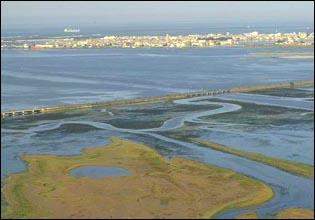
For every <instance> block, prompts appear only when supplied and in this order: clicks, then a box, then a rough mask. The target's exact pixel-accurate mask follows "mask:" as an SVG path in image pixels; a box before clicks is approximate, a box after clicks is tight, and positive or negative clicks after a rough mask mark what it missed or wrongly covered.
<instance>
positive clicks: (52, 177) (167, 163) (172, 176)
mask: <svg viewBox="0 0 315 220" xmlns="http://www.w3.org/2000/svg"><path fill="white" fill-rule="evenodd" d="M23 159H24V160H25V161H26V162H27V163H28V170H26V171H24V172H21V173H17V174H13V175H11V176H9V177H8V178H7V179H6V181H5V185H4V187H3V188H2V191H3V193H4V196H5V198H6V201H7V203H8V206H7V207H6V210H5V213H4V218H126V217H128V218H195V217H200V218H209V217H213V216H214V215H215V214H217V213H218V212H222V211H224V210H229V209H234V208H241V207H248V206H255V205H259V204H261V203H264V202H266V201H268V200H269V199H271V198H272V196H273V192H272V190H271V188H270V187H268V186H267V185H265V184H264V183H262V182H259V181H257V180H253V179H251V178H248V177H245V176H242V175H240V174H237V173H235V172H233V171H230V170H227V169H222V168H218V167H215V166H210V165H205V164H202V163H199V162H196V161H191V160H184V159H181V158H173V159H171V160H165V159H164V158H163V157H162V156H161V155H159V154H158V153H157V152H156V151H154V150H152V149H150V148H149V147H147V146H145V145H142V144H137V143H133V142H130V141H126V140H121V139H118V138H113V139H112V143H111V144H110V145H109V146H106V147H99V148H89V149H86V150H85V151H84V152H83V153H82V154H81V155H77V156H53V155H27V156H24V157H23ZM80 166H111V167H112V166H115V167H121V168H125V169H128V170H129V171H130V172H131V174H132V175H130V176H110V177H103V178H89V177H74V176H71V175H70V174H69V172H70V170H72V169H74V168H77V167H80ZM230 189H233V190H230Z"/></svg>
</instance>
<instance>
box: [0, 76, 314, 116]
mask: <svg viewBox="0 0 315 220" xmlns="http://www.w3.org/2000/svg"><path fill="white" fill-rule="evenodd" d="M306 86H314V80H305V81H296V82H286V83H277V84H271V85H259V86H252V87H236V88H230V89H216V90H203V91H196V92H190V93H178V94H170V95H165V96H152V97H144V98H135V99H123V100H113V101H104V102H94V103H85V104H69V105H60V106H53V107H41V108H33V109H24V110H12V111H5V112H1V120H2V119H4V118H8V117H15V116H28V115H34V114H40V113H52V112H66V111H73V110H77V109H89V108H99V107H114V106H123V105H132V104H145V103H151V102H161V101H172V100H177V99H185V98H191V97H198V96H217V95H221V94H226V93H239V92H254V91H259V90H268V89H281V88H296V87H306Z"/></svg>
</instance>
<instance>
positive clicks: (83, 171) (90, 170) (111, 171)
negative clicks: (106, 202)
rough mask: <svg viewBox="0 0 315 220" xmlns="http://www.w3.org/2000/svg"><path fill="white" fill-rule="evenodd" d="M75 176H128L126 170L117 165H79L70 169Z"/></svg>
mask: <svg viewBox="0 0 315 220" xmlns="http://www.w3.org/2000/svg"><path fill="white" fill-rule="evenodd" d="M70 175H72V176H76V177H91V178H102V177H106V176H129V175H130V173H129V171H128V170H126V169H123V168H119V167H104V166H81V167H78V168H74V169H72V170H71V171H70Z"/></svg>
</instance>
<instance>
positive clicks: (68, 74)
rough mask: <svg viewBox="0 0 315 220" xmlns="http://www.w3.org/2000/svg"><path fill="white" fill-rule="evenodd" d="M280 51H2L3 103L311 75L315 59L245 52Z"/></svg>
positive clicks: (24, 104)
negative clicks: (272, 56)
mask: <svg viewBox="0 0 315 220" xmlns="http://www.w3.org/2000/svg"><path fill="white" fill-rule="evenodd" d="M277 50H279V49H245V48H211V49H68V50H63V49H59V50H42V51H29V50H5V51H3V50H2V51H1V55H2V56H1V65H2V67H1V79H2V80H1V110H2V111H3V110H9V109H21V108H33V107H39V106H51V105H60V104H70V103H82V102H94V101H103V100H113V99H122V98H132V97H142V96H152V95H162V94H168V93H175V92H187V91H192V90H200V89H215V88H228V87H234V86H241V85H253V84H268V83H277V82H283V81H288V80H304V79H313V77H314V76H313V72H314V71H313V69H314V64H313V59H305V60H304V59H300V60H298V59H296V60H295V59H290V60H289V59H275V58H268V57H265V58H264V57H262V58H257V57H255V58H254V57H252V56H251V55H250V54H252V53H255V52H265V51H270V52H274V51H277ZM286 51H308V52H309V51H313V49H286ZM227 64H228V65H227Z"/></svg>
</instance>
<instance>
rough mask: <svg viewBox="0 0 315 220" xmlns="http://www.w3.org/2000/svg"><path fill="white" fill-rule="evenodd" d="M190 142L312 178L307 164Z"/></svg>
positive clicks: (210, 143)
mask: <svg viewBox="0 0 315 220" xmlns="http://www.w3.org/2000/svg"><path fill="white" fill-rule="evenodd" d="M190 140H191V141H192V142H193V143H196V144H200V145H203V146H206V147H209V148H212V149H214V150H218V151H221V152H224V153H229V154H233V155H236V156H240V157H244V158H247V159H250V160H254V161H257V162H261V163H264V164H267V165H270V166H273V167H276V168H279V169H281V170H284V171H287V172H290V173H293V174H297V175H302V176H305V177H308V178H314V166H311V165H308V164H303V163H298V162H294V161H289V160H282V159H278V158H274V157H269V156H266V155H263V154H260V153H253V152H247V151H242V150H238V149H234V148H231V147H227V146H225V145H222V144H217V143H213V142H209V141H204V140H200V139H197V138H191V139H190Z"/></svg>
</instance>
